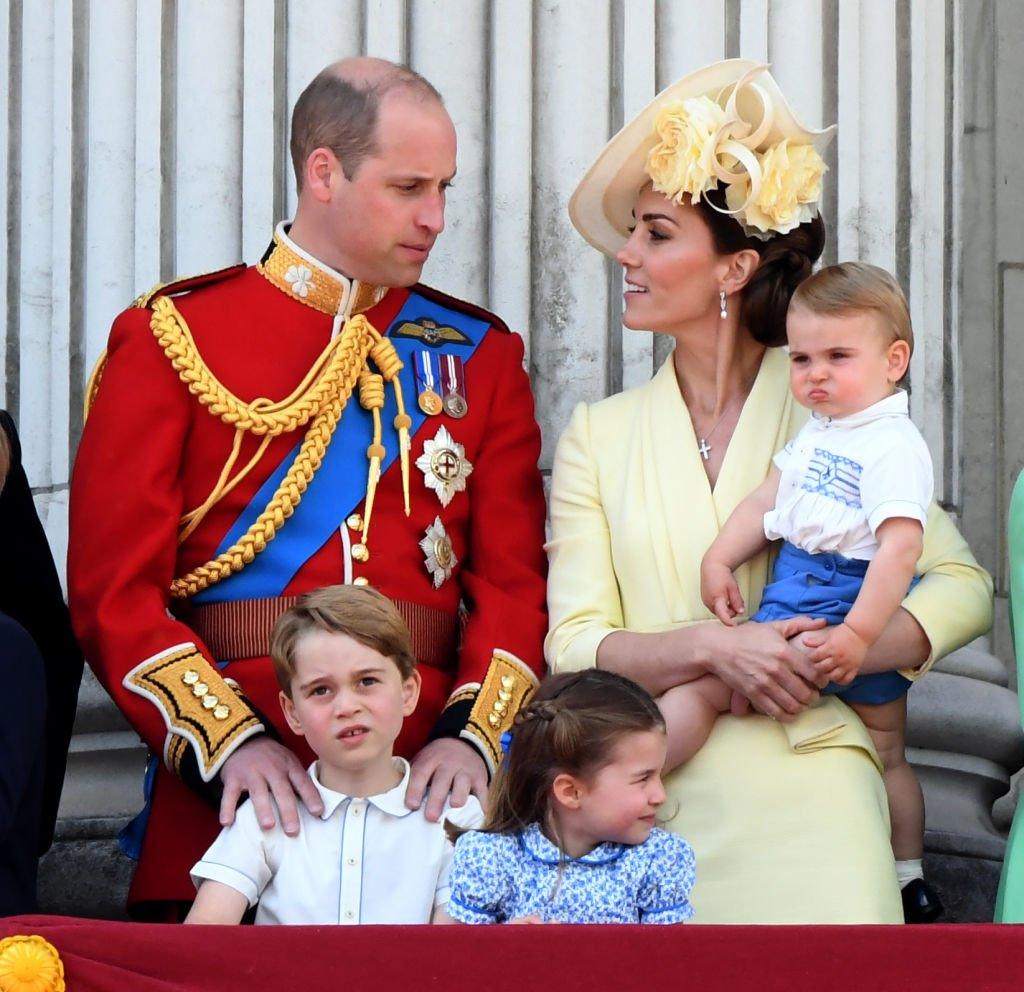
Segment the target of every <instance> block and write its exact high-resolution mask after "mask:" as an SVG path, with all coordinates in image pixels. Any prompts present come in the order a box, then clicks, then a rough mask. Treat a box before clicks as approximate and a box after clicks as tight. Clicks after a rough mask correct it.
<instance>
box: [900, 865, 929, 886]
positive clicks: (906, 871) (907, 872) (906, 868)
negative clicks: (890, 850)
mask: <svg viewBox="0 0 1024 992" xmlns="http://www.w3.org/2000/svg"><path fill="white" fill-rule="evenodd" d="M915 878H924V869H923V868H922V867H921V859H920V858H915V859H913V860H911V861H897V862H896V880H897V881H898V882H899V884H900V888H901V889H902V888H903V887H904V886H905V885H906V884H907V883H908V882H912V881H914V879H915Z"/></svg>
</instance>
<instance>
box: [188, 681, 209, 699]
mask: <svg viewBox="0 0 1024 992" xmlns="http://www.w3.org/2000/svg"><path fill="white" fill-rule="evenodd" d="M209 691H210V687H209V686H208V685H207V684H206V683H205V682H197V683H196V684H195V685H194V686H192V695H193V696H195V697H196V699H198V698H199V697H200V696H205V695H206V694H207V693H208V692H209Z"/></svg>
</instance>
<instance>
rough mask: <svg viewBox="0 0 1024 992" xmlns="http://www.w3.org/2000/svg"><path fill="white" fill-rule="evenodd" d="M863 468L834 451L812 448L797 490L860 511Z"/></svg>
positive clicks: (858, 463)
mask: <svg viewBox="0 0 1024 992" xmlns="http://www.w3.org/2000/svg"><path fill="white" fill-rule="evenodd" d="M863 470H864V466H863V465H861V463H860V462H855V461H854V460H853V459H852V458H844V457H843V456H842V455H837V454H836V453H835V452H834V451H826V450H825V449H824V448H815V449H814V457H812V458H811V462H810V464H809V465H808V466H807V472H806V473H805V475H804V481H803V482H802V483H801V485H800V488H801V489H803V490H804V492H808V493H820V494H821V495H822V496H827V497H828V498H829V499H834V500H835V501H836V502H837V503H842V504H843V505H844V506H851V507H853V508H854V509H855V510H859V509H860V508H861V503H860V476H861V472H863Z"/></svg>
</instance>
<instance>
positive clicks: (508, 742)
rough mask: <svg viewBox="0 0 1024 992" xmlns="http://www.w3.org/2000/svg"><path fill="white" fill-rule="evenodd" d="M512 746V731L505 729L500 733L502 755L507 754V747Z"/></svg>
mask: <svg viewBox="0 0 1024 992" xmlns="http://www.w3.org/2000/svg"><path fill="white" fill-rule="evenodd" d="M511 746H512V731H511V730H506V731H505V733H503V734H502V735H501V753H502V755H503V756H504V755H506V754H508V749H509V748H510V747H511Z"/></svg>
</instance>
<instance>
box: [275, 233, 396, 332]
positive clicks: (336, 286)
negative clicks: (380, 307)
mask: <svg viewBox="0 0 1024 992" xmlns="http://www.w3.org/2000/svg"><path fill="white" fill-rule="evenodd" d="M288 226H289V225H288V224H287V223H286V222H284V221H282V222H281V223H280V224H278V225H277V228H276V229H275V231H274V240H273V242H272V243H271V245H270V247H269V248H268V249H267V253H266V254H265V255H264V256H263V258H262V259H261V260H260V261H259V262H258V263H257V265H256V270H257V271H258V272H259V273H260V275H262V276H263V277H264V278H265V279H267V280H268V281H269V282H271V283H273V285H275V286H276V287H277V288H278V289H279V290H281V292H282V293H285V294H286V295H288V296H291V297H294V298H295V299H296V300H298V301H299V302H300V303H305V304H306V306H307V307H312V308H313V309H314V310H319V311H320V312H321V313H325V314H327V315H328V316H331V317H336V316H342V317H344V318H346V319H347V318H348V317H351V316H353V315H355V314H357V313H362V312H363V311H364V310H369V309H370V307H372V306H375V305H376V304H377V303H379V302H380V301H381V300H382V299H383V298H384V294H385V293H386V292H387V287H386V286H371V285H370V284H369V283H365V282H360V281H359V280H358V279H349V278H348V277H347V276H343V275H342V274H341V273H340V272H336V271H335V270H334V269H332V268H330V267H329V266H326V265H324V263H323V262H321V261H319V260H318V259H316V258H314V257H313V256H312V255H310V254H309V252H307V251H303V249H302V248H300V247H299V246H298V245H297V244H296V243H295V242H294V241H292V239H291V238H289V237H288V234H287V229H288Z"/></svg>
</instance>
